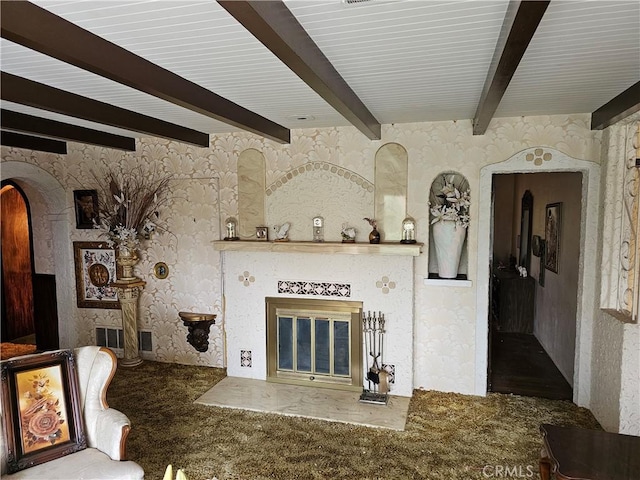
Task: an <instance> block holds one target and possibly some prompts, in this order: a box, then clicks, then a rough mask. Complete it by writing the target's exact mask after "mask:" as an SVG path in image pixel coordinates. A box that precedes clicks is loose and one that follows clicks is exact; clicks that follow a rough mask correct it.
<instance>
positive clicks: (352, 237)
mask: <svg viewBox="0 0 640 480" xmlns="http://www.w3.org/2000/svg"><path fill="white" fill-rule="evenodd" d="M340 235H342V243H355V241H356V229H355V228H353V227H350V226H349V224H347V223H343V224H342V231H341V232H340Z"/></svg>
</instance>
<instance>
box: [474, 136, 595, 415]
mask: <svg viewBox="0 0 640 480" xmlns="http://www.w3.org/2000/svg"><path fill="white" fill-rule="evenodd" d="M539 151H540V152H539ZM541 152H544V155H547V157H545V158H544V161H542V158H543V157H544V155H542V153H541ZM538 158H540V159H541V161H540V162H536V159H538ZM563 171H565V172H581V173H582V175H583V184H582V203H581V205H582V207H581V208H582V217H581V225H580V261H579V264H580V270H579V274H578V285H579V287H578V299H577V301H578V306H577V313H576V343H575V348H576V351H575V363H574V365H575V368H574V382H573V401H574V402H575V403H576V404H577V405H580V406H585V405H588V404H589V400H590V392H591V384H590V382H591V372H590V369H591V343H592V337H593V312H594V309H595V303H594V302H595V289H596V285H595V279H594V275H593V274H592V272H594V271H595V269H596V257H597V255H596V246H597V238H598V229H597V215H598V213H597V212H598V208H597V206H598V202H599V198H600V166H599V165H598V164H596V163H594V162H590V161H586V160H579V159H575V158H572V157H569V156H568V155H566V154H564V153H562V152H560V151H557V150H554V149H551V148H546V147H545V148H542V147H536V148H529V149H526V150H523V151H521V152H519V153H517V154H515V155H513V156H512V157H511V158H509V159H508V160H505V161H504V162H502V163H496V164H492V165H488V166H486V167H484V168H482V169H481V171H480V189H479V190H480V198H479V214H478V264H477V265H478V272H477V279H478V281H477V282H478V290H477V304H476V306H477V308H476V314H477V316H476V346H477V347H476V375H475V376H476V388H475V390H476V393H477V394H479V395H485V394H486V392H487V363H488V344H489V340H488V338H489V335H488V332H489V278H490V271H489V267H490V256H491V211H492V208H491V192H492V188H491V183H492V178H493V175H495V174H499V173H532V172H563Z"/></svg>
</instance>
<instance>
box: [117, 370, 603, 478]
mask: <svg viewBox="0 0 640 480" xmlns="http://www.w3.org/2000/svg"><path fill="white" fill-rule="evenodd" d="M224 375H225V372H224V370H221V369H216V368H207V367H194V366H185V365H174V364H165V363H156V362H148V361H147V362H144V363H143V364H142V365H141V366H139V367H136V368H131V369H125V368H119V369H118V371H117V373H116V376H115V378H114V381H113V383H112V385H111V388H110V389H109V392H108V400H109V403H110V404H111V406H112V407H114V408H117V409H119V410H121V411H122V412H124V413H125V414H126V415H127V416H129V418H130V419H131V422H132V430H131V433H130V435H129V450H128V453H129V458H130V459H132V460H135V461H136V462H138V463H139V464H140V465H141V466H142V467H143V468H144V470H145V472H146V474H145V478H146V479H148V480H156V479H158V480H159V479H161V478H162V476H163V474H164V469H165V468H166V466H167V464H169V463H171V464H173V466H174V471H175V469H177V468H184V470H185V473H186V474H187V476H188V478H189V480H209V479H214V478H216V479H219V480H222V479H243V480H254V479H255V480H260V479H283V480H285V479H323V480H325V479H350V480H351V479H371V480H373V479H389V480H391V479H393V480H398V479H438V480H448V479H465V480H466V479H483V478H487V475H486V474H487V473H492V472H495V471H496V467H509V469H511V471H513V468H518V469H519V472H520V473H522V475H527V474H528V473H529V472H530V471H531V472H533V478H537V471H538V470H537V468H538V467H537V461H538V455H539V452H540V445H541V440H540V434H539V431H538V428H539V426H540V424H541V423H552V424H557V425H578V426H583V427H587V428H599V426H598V424H597V422H596V421H595V419H594V418H593V416H592V415H591V413H590V412H589V411H588V410H586V409H582V408H578V407H577V406H576V405H574V404H573V403H571V402H569V401H561V400H547V399H540V398H528V397H519V396H514V395H504V394H495V393H494V394H490V395H488V396H487V397H475V396H468V395H460V394H452V393H441V392H433V391H418V390H417V391H415V392H414V396H413V398H412V399H411V404H410V406H409V414H408V419H407V426H406V430H405V431H404V432H395V431H390V430H383V429H374V428H369V427H361V426H354V425H347V424H342V423H332V422H326V421H322V420H311V419H304V418H297V417H285V416H280V415H275V414H263V413H255V412H247V411H242V410H229V409H222V408H217V407H208V406H205V405H196V404H194V403H193V402H194V400H195V399H196V398H198V397H199V396H200V395H202V394H203V393H204V392H206V391H207V390H208V389H209V388H211V387H212V386H213V385H214V384H215V383H216V382H218V381H220V380H221V379H222V378H223V377H224ZM527 477H528V478H531V475H528V476H527Z"/></svg>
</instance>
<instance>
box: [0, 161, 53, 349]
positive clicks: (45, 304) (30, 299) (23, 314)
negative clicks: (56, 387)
mask: <svg viewBox="0 0 640 480" xmlns="http://www.w3.org/2000/svg"><path fill="white" fill-rule="evenodd" d="M3 173H4V172H3ZM29 188H30V187H29ZM27 191H29V190H23V188H22V186H21V184H19V183H17V182H15V181H13V180H10V179H9V180H5V181H3V182H2V186H1V190H0V192H1V197H2V200H1V204H2V207H1V208H2V212H1V213H2V222H1V230H2V232H1V242H2V243H1V247H0V257H1V259H2V262H1V270H2V272H1V275H2V332H1V334H2V342H3V344H2V358H3V359H5V358H11V357H13V356H17V355H25V354H29V353H33V352H35V351H45V350H56V349H58V348H60V341H59V334H58V311H57V310H58V302H57V298H56V281H55V275H53V274H46V273H37V268H36V265H37V262H36V259H35V254H34V234H33V229H32V220H33V219H32V210H31V204H30V201H29V196H28V195H27ZM36 222H37V220H36Z"/></svg>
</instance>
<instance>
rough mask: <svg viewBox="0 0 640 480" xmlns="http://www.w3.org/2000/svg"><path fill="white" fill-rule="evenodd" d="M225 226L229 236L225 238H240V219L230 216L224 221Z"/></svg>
mask: <svg viewBox="0 0 640 480" xmlns="http://www.w3.org/2000/svg"><path fill="white" fill-rule="evenodd" d="M224 226H225V227H226V228H227V236H226V237H224V239H225V240H240V238H239V237H238V221H237V220H236V219H235V218H233V217H229V218H227V219H226V220H225V221H224Z"/></svg>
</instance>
